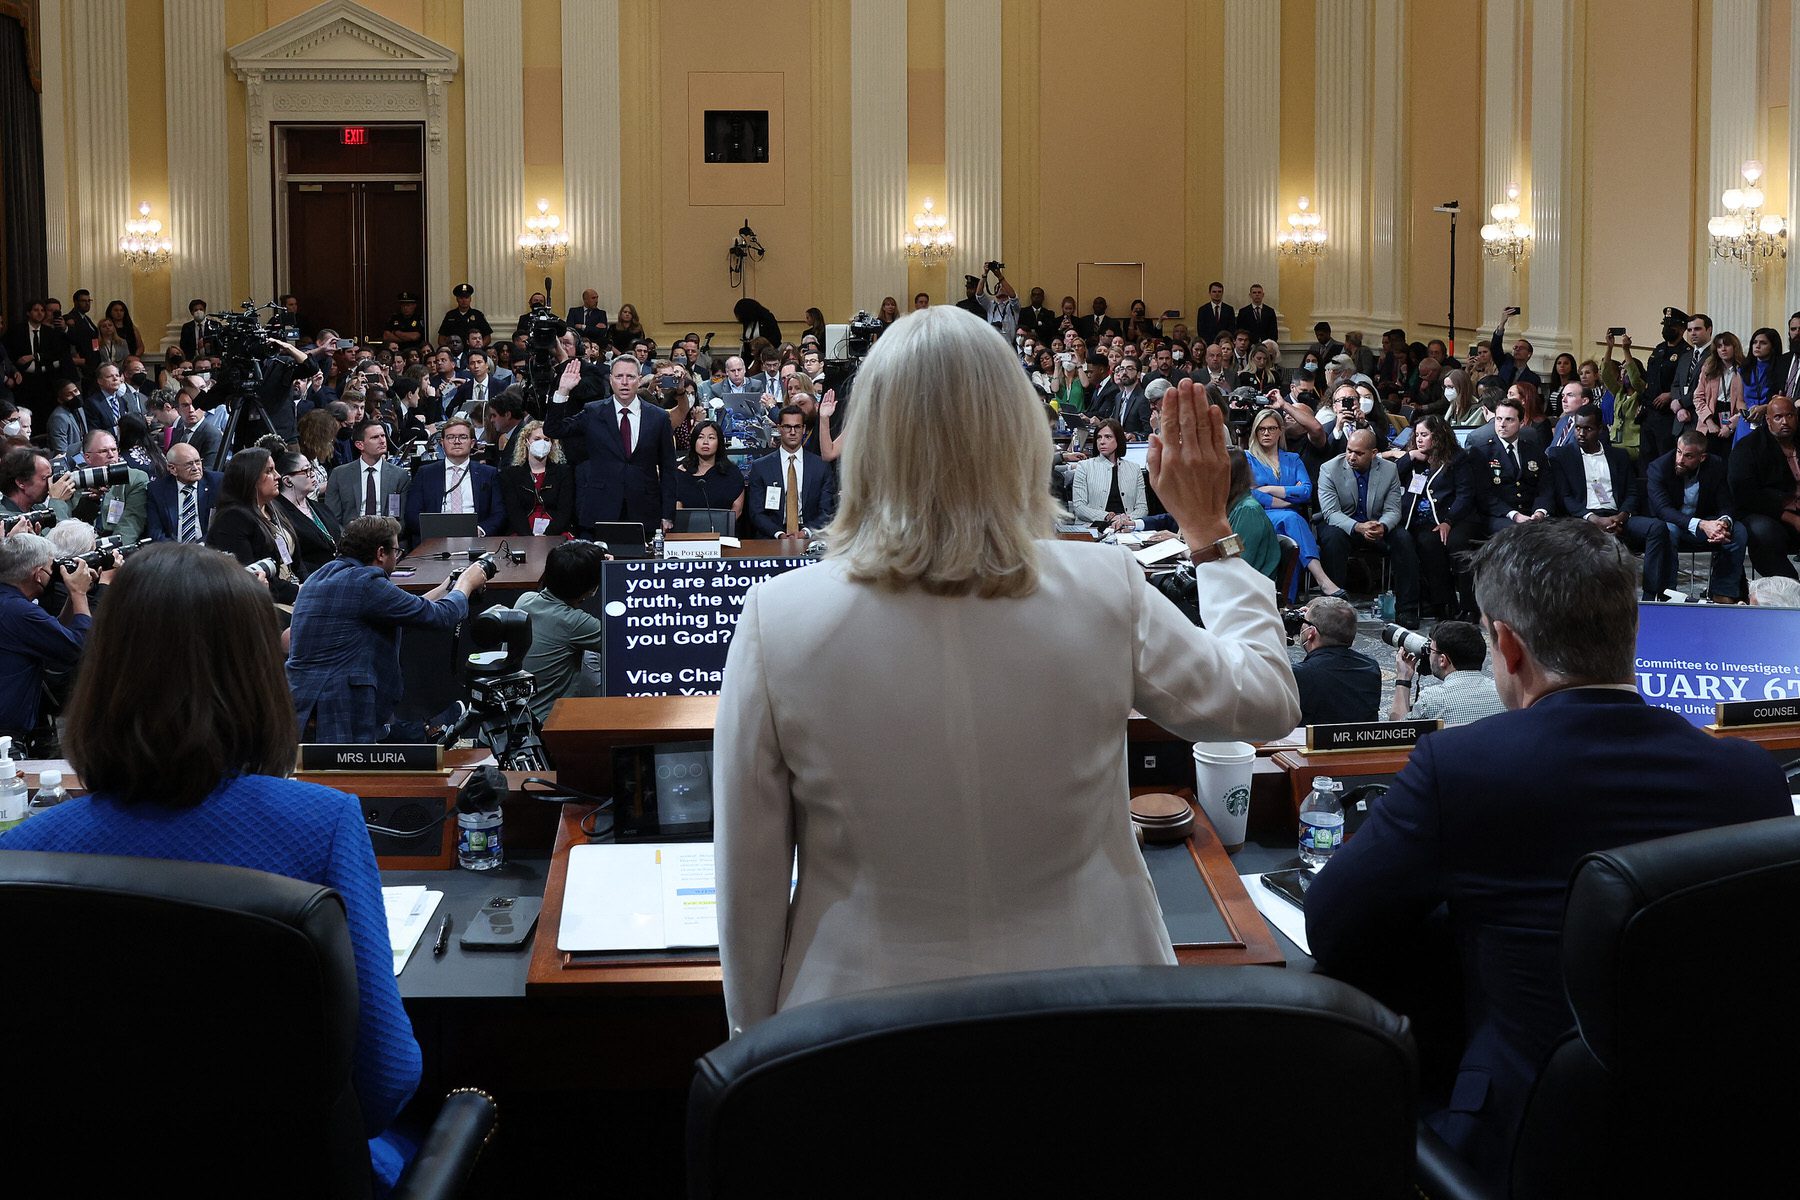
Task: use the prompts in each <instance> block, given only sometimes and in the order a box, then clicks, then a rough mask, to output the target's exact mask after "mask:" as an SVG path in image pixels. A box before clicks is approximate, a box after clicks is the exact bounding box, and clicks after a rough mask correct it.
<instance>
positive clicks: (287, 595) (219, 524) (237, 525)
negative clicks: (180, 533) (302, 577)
mask: <svg viewBox="0 0 1800 1200" xmlns="http://www.w3.org/2000/svg"><path fill="white" fill-rule="evenodd" d="M206 544H207V545H209V546H211V547H212V548H213V549H214V550H223V551H225V553H227V554H229V555H231V556H232V557H233V558H235V559H237V560H238V562H240V563H242V564H243V565H244V566H246V567H247V566H249V565H250V564H251V563H253V562H259V561H261V560H262V559H265V558H273V559H275V560H276V561H277V562H279V561H280V560H281V556H280V554H278V553H277V551H276V547H275V539H274V538H272V537H270V536H269V533H268V531H267V530H266V529H264V528H263V525H262V522H261V521H259V520H257V517H256V514H255V513H254V512H252V511H251V510H250V507H249V506H248V505H245V504H227V505H222V506H220V507H219V509H218V510H217V511H216V512H214V513H213V516H212V520H211V521H210V522H208V524H207V527H206ZM297 590H299V585H298V584H296V583H294V582H293V581H292V580H290V579H271V580H270V581H269V596H270V598H271V599H273V600H274V601H275V603H277V604H292V603H293V602H294V593H295V592H296V591H297Z"/></svg>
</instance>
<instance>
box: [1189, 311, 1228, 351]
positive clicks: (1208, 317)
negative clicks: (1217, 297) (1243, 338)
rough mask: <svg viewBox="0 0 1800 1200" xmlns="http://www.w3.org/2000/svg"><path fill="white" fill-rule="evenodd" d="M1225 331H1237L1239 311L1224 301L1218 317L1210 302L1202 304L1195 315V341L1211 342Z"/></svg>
mask: <svg viewBox="0 0 1800 1200" xmlns="http://www.w3.org/2000/svg"><path fill="white" fill-rule="evenodd" d="M1225 330H1231V331H1233V332H1235V331H1236V330H1237V309H1235V308H1233V307H1231V305H1229V304H1227V303H1225V302H1224V301H1223V300H1221V301H1219V314H1218V316H1216V317H1215V316H1214V315H1213V306H1212V301H1210V300H1208V301H1207V302H1206V303H1204V304H1202V305H1201V306H1200V310H1199V311H1198V312H1196V313H1195V314H1194V341H1196V342H1200V343H1204V342H1210V341H1212V340H1213V339H1214V338H1217V337H1218V336H1219V334H1220V333H1222V332H1224V331H1225ZM1194 357H1195V358H1199V357H1200V355H1199V354H1198V353H1196V354H1195V355H1194Z"/></svg>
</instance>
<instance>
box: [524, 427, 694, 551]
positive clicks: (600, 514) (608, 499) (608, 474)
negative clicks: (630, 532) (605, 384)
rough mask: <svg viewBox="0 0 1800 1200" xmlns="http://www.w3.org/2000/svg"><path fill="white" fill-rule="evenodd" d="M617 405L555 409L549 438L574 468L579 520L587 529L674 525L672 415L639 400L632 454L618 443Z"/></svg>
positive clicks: (576, 513) (547, 428)
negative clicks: (605, 523)
mask: <svg viewBox="0 0 1800 1200" xmlns="http://www.w3.org/2000/svg"><path fill="white" fill-rule="evenodd" d="M619 408H620V406H619V404H618V403H617V401H615V400H594V401H591V402H589V403H587V404H584V405H582V406H580V407H579V408H578V407H576V406H575V405H573V404H553V405H551V407H550V416H549V419H548V420H547V421H546V422H545V425H544V432H545V434H546V435H547V436H549V437H553V438H558V439H560V440H561V441H562V446H563V453H564V454H565V455H567V456H568V459H569V461H570V462H571V463H573V464H575V517H576V520H577V521H579V522H580V523H581V524H582V525H583V526H586V527H591V526H594V525H597V524H599V523H600V522H602V521H636V522H638V523H639V524H641V525H642V526H644V528H646V529H651V528H653V527H654V526H655V525H656V524H657V523H658V522H660V521H668V522H669V523H671V524H673V523H674V521H675V428H674V426H673V425H671V424H670V423H669V414H668V413H666V412H664V411H663V410H662V409H660V408H658V407H657V406H656V405H654V404H647V403H644V402H642V401H639V402H638V404H637V407H636V412H637V422H636V424H635V426H634V428H633V429H632V435H631V443H632V444H631V451H630V453H629V454H628V453H626V450H625V444H624V443H623V442H621V441H620V440H619Z"/></svg>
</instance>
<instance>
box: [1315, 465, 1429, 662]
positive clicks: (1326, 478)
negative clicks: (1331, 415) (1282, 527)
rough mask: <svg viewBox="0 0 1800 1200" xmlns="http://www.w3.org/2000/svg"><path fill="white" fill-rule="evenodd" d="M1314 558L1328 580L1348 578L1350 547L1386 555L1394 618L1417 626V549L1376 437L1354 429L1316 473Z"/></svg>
mask: <svg viewBox="0 0 1800 1200" xmlns="http://www.w3.org/2000/svg"><path fill="white" fill-rule="evenodd" d="M1316 494H1317V496H1318V502H1319V516H1320V517H1321V518H1322V519H1323V525H1322V526H1321V528H1320V530H1319V562H1320V563H1321V564H1322V565H1323V566H1324V568H1325V573H1326V574H1327V575H1329V576H1330V577H1331V578H1333V579H1345V578H1348V576H1349V569H1350V552H1351V550H1352V549H1357V550H1362V551H1364V552H1365V553H1375V554H1379V555H1383V556H1385V557H1386V558H1387V560H1388V563H1389V564H1390V565H1391V566H1392V567H1393V574H1394V620H1395V621H1396V622H1397V623H1399V624H1401V625H1404V626H1406V627H1407V628H1408V629H1417V628H1418V627H1419V553H1418V551H1417V550H1416V549H1414V547H1413V543H1412V539H1411V538H1408V537H1404V536H1400V537H1396V536H1393V535H1394V532H1395V530H1397V529H1399V528H1400V520H1401V516H1402V514H1403V512H1404V509H1405V501H1406V494H1405V492H1404V490H1403V489H1402V488H1401V486H1400V472H1399V469H1398V468H1396V467H1395V466H1394V464H1393V463H1391V462H1389V461H1388V460H1387V459H1385V458H1382V457H1381V456H1380V455H1379V454H1377V453H1376V452H1375V436H1374V435H1373V434H1372V433H1370V432H1369V431H1368V430H1367V429H1358V430H1355V431H1353V432H1352V433H1351V434H1350V436H1349V438H1348V439H1347V440H1346V441H1345V443H1344V452H1343V453H1342V454H1341V455H1339V456H1338V457H1336V458H1334V459H1332V460H1331V461H1330V462H1328V463H1326V464H1325V466H1324V467H1323V469H1321V470H1320V472H1319V486H1318V488H1317V491H1316Z"/></svg>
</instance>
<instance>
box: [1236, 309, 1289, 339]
mask: <svg viewBox="0 0 1800 1200" xmlns="http://www.w3.org/2000/svg"><path fill="white" fill-rule="evenodd" d="M1237 327H1238V328H1239V329H1248V330H1249V331H1250V338H1251V340H1252V341H1257V342H1272V341H1274V340H1276V337H1277V336H1278V335H1279V333H1280V327H1279V326H1278V325H1277V324H1276V321H1275V306H1274V305H1272V304H1265V305H1263V306H1262V312H1260V313H1258V312H1257V311H1256V309H1255V308H1253V307H1252V306H1251V305H1248V304H1246V305H1244V306H1243V307H1241V308H1239V309H1238V310H1237Z"/></svg>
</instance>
